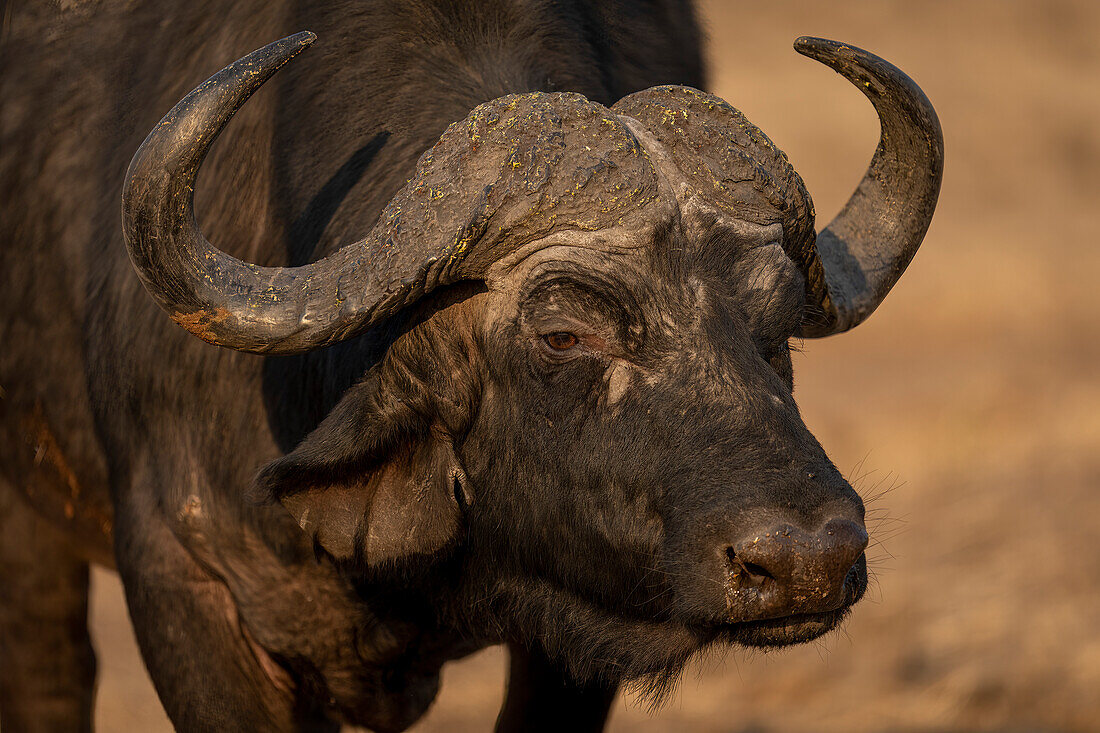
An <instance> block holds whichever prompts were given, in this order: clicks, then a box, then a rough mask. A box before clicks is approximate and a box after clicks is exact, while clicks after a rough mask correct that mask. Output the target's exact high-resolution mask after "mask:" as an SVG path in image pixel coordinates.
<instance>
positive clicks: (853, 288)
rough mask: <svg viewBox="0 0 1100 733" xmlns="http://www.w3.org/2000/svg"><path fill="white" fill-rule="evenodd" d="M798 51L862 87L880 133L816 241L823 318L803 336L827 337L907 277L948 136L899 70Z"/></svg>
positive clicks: (798, 45) (870, 60)
mask: <svg viewBox="0 0 1100 733" xmlns="http://www.w3.org/2000/svg"><path fill="white" fill-rule="evenodd" d="M795 50H797V51H798V52H799V53H801V54H803V55H804V56H809V57H810V58H812V59H815V60H817V61H820V62H821V63H823V64H825V65H826V66H829V67H830V68H832V69H833V70H835V71H836V72H837V73H839V74H840V75H841V76H843V77H844V78H845V79H847V80H848V81H850V82H852V83H853V84H854V85H856V87H858V88H859V90H860V91H861V92H863V93H864V95H866V96H867V98H868V99H870V100H871V103H872V104H873V105H874V106H875V110H876V111H877V112H878V116H879V120H880V122H881V125H882V134H881V137H880V139H879V144H878V149H877V150H875V155H874V157H873V158H872V159H871V165H870V167H869V168H868V169H867V173H866V174H865V175H864V176H863V180H862V181H860V184H859V186H858V188H856V191H855V193H853V194H852V197H851V198H850V199H849V200H848V203H847V204H845V206H844V208H843V209H842V210H841V212H840V213H839V214H838V215H837V216H836V218H835V219H833V220H832V222H830V223H829V225H828V226H827V227H825V229H824V230H822V231H821V232H820V233H819V234H818V235H817V243H816V250H817V256H818V260H819V262H820V265H821V268H822V269H823V270H824V283H822V282H814V280H817V279H819V278H817V277H815V274H818V275H819V274H820V273H814V272H811V273H809V275H810V286H811V291H813V292H812V294H813V295H814V296H816V298H817V300H818V301H819V303H818V305H819V306H820V309H821V312H820V313H817V314H815V316H816V317H810V318H807V319H806V320H804V322H803V325H802V335H803V336H807V337H819V336H828V335H830V334H834V333H840V332H842V331H847V330H848V329H850V328H852V327H854V326H856V325H858V324H859V323H861V322H862V321H863V320H864V319H866V318H867V317H868V316H869V315H871V313H872V312H873V311H874V310H875V308H876V307H878V304H879V303H880V302H882V299H883V298H884V297H886V293H887V292H889V290H890V288H891V287H893V285H894V283H896V282H897V281H898V278H899V277H901V274H902V272H904V271H905V268H906V266H907V265H908V264H909V262H910V260H912V259H913V255H914V254H916V252H917V247H919V246H920V243H921V240H922V239H923V238H924V234H925V232H926V231H927V230H928V225H929V224H930V223H931V221H932V213H933V211H934V210H935V208H936V198H937V197H938V195H939V190H940V180H941V178H942V174H943V133H942V132H941V131H940V123H939V120H938V119H937V118H936V112H935V110H934V109H933V108H932V104H931V103H930V102H929V101H928V98H927V97H926V96H925V95H924V92H922V91H921V90H920V87H918V86H917V85H916V83H915V82H914V81H913V80H912V79H910V78H909V77H908V76H906V75H905V74H904V73H903V72H902V71H901V70H900V69H898V68H896V67H894V66H893V65H891V64H889V63H887V62H886V61H884V60H882V59H880V58H879V57H877V56H875V55H873V54H870V53H868V52H866V51H863V50H862V49H859V48H855V47H853V46H849V45H847V44H843V43H838V42H836V41H828V40H824V39H821V38H805V37H803V38H799V39H798V40H797V41H795Z"/></svg>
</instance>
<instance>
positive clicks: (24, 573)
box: [0, 480, 95, 731]
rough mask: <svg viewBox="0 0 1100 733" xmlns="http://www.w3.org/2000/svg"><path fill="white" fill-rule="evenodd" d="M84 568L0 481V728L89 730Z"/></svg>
mask: <svg viewBox="0 0 1100 733" xmlns="http://www.w3.org/2000/svg"><path fill="white" fill-rule="evenodd" d="M94 688H95V654H94V652H93V651H92V643H91V640H90V638H89V637H88V563H87V562H86V561H85V560H83V559H82V558H80V557H79V556H78V554H77V553H76V551H75V549H74V548H73V546H72V544H71V543H70V541H69V539H68V538H67V537H66V535H65V534H64V533H63V532H62V531H61V530H60V529H58V528H56V527H54V526H53V525H52V524H50V523H49V522H48V521H47V520H45V519H43V518H42V517H40V516H39V515H38V514H37V513H36V512H35V511H34V510H33V509H31V508H30V506H28V505H27V504H26V503H25V502H23V501H22V499H20V498H19V497H17V496H15V493H14V491H13V490H12V488H11V486H10V485H9V484H7V483H5V482H4V481H3V480H0V729H3V730H4V731H90V730H91V728H92V698H93V691H94Z"/></svg>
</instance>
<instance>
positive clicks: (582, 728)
mask: <svg viewBox="0 0 1100 733" xmlns="http://www.w3.org/2000/svg"><path fill="white" fill-rule="evenodd" d="M616 691H617V687H616V686H615V685H608V684H603V683H598V682H590V683H586V684H577V683H576V682H573V681H572V680H570V679H569V677H568V676H567V675H566V674H565V672H564V671H562V670H561V669H559V668H558V667H556V666H555V665H554V664H552V663H551V662H550V660H549V659H547V658H546V654H545V653H544V652H542V651H541V650H540V649H527V648H523V647H519V646H514V645H513V646H510V647H509V664H508V692H507V694H506V695H505V698H504V707H503V708H501V711H500V716H499V717H498V718H497V725H496V733H513V732H514V731H529V732H533V733H538V732H539V731H548V732H549V731H565V730H567V731H570V733H587V732H588V731H602V730H603V728H604V723H606V722H607V716H608V713H609V712H610V710H611V703H612V702H613V701H614V700H615V693H616Z"/></svg>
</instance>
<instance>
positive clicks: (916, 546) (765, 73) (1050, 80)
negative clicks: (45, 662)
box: [93, 0, 1100, 733]
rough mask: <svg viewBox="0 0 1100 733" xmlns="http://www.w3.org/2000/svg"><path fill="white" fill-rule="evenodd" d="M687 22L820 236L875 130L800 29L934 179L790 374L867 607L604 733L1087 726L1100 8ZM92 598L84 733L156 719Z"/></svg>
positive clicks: (884, 4)
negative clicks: (920, 124)
mask: <svg viewBox="0 0 1100 733" xmlns="http://www.w3.org/2000/svg"><path fill="white" fill-rule="evenodd" d="M703 16H704V18H705V21H706V25H707V27H708V31H709V35H710V43H709V52H710V58H711V59H712V62H713V79H712V88H713V89H714V90H715V91H716V92H717V93H718V94H720V95H721V96H723V97H724V98H726V99H727V100H729V101H730V102H731V103H732V104H733V105H734V106H736V107H739V108H740V109H742V110H743V111H744V112H745V113H746V114H747V115H748V117H749V119H751V120H753V121H754V122H755V123H756V124H757V125H759V126H760V127H761V128H763V129H764V130H765V131H766V132H767V133H768V134H769V135H770V136H771V137H772V139H773V140H775V142H776V143H777V144H778V145H779V146H780V147H781V148H783V149H784V150H786V151H787V153H788V154H789V156H790V158H791V160H792V161H793V162H794V164H795V166H796V167H797V168H798V169H799V170H800V171H801V173H802V175H803V176H804V177H805V179H806V182H807V185H808V187H809V189H810V191H811V192H812V194H813V195H814V197H815V200H816V202H817V210H818V212H819V225H821V224H824V223H825V222H826V221H828V219H829V218H831V216H832V215H833V214H834V213H835V212H836V211H837V210H838V209H839V207H840V206H841V205H842V203H843V202H844V200H845V199H846V198H847V196H848V194H849V192H850V191H851V190H852V188H853V187H854V185H855V183H856V182H857V181H858V180H859V178H860V176H861V175H862V173H863V169H864V167H865V165H866V163H867V161H868V160H869V159H870V156H871V153H872V152H873V150H874V147H875V143H876V140H877V134H878V127H877V122H876V119H875V116H874V113H873V112H872V108H871V107H870V105H869V104H868V103H867V102H866V101H865V100H864V99H863V97H862V96H861V95H860V94H859V93H858V92H857V90H856V89H854V88H853V87H851V86H849V85H848V84H847V83H846V82H844V81H843V80H842V79H841V78H840V77H838V76H836V75H835V74H833V73H832V72H831V71H829V70H828V69H826V68H824V67H822V66H819V65H817V64H815V63H813V62H811V61H809V60H807V59H804V58H802V57H800V56H798V55H796V54H795V53H794V52H793V51H792V50H791V42H792V41H793V39H794V38H795V37H796V36H799V35H803V34H807V35H819V36H825V37H828V38H835V39H839V40H843V41H847V42H850V43H853V44H855V45H858V46H862V47H864V48H867V49H869V50H872V51H875V52H877V53H879V54H881V55H883V56H884V57H886V58H888V59H890V60H891V61H893V62H894V63H896V64H897V65H898V66H900V67H901V68H903V69H905V70H906V71H907V72H908V73H909V74H910V75H911V76H913V77H914V78H915V79H916V80H917V81H918V83H920V84H921V86H922V87H923V88H924V89H925V91H926V92H927V93H928V96H929V97H930V98H931V99H932V101H933V102H934V103H935V105H936V107H937V109H938V110H939V114H940V119H941V121H942V123H943V129H944V133H945V136H946V142H947V165H946V169H947V170H946V177H945V179H944V184H943V193H942V196H941V199H940V201H941V203H940V206H939V210H938V213H937V215H936V220H935V221H934V223H933V224H932V228H931V230H930V231H929V233H928V237H927V239H926V240H925V243H924V246H923V248H922V249H921V251H920V253H919V255H918V256H917V258H916V260H915V261H914V262H913V264H912V266H911V267H910V269H909V272H908V273H907V274H906V275H905V277H904V278H903V279H902V281H901V283H900V284H899V285H898V287H897V288H895V290H894V292H893V293H892V294H891V296H890V298H889V299H888V300H887V301H886V303H885V305H884V306H883V307H882V308H881V309H880V311H879V312H878V313H876V314H875V316H874V317H873V318H871V319H870V321H869V322H868V323H866V324H865V325H863V326H861V327H860V328H859V329H857V330H856V331H854V332H852V333H851V334H847V335H844V336H841V337H836V338H832V339H827V340H824V341H807V342H806V343H804V344H803V346H802V350H803V353H802V354H801V355H800V356H798V357H797V358H796V362H795V364H796V379H797V382H798V386H797V390H796V396H797V397H798V399H799V402H800V404H801V405H802V409H803V411H804V414H805V418H806V421H807V423H808V424H809V425H810V427H811V429H813V430H814V431H815V433H816V434H817V436H818V438H819V439H820V440H821V442H822V443H823V444H824V446H825V448H826V449H827V450H828V451H829V453H830V455H831V456H832V457H833V459H834V461H835V462H836V463H837V465H838V466H840V467H841V468H842V469H843V470H845V471H848V472H849V474H850V476H851V477H852V479H853V481H854V482H855V483H856V484H857V487H858V488H859V489H860V491H861V493H862V494H863V495H864V497H865V498H868V499H870V500H871V503H870V512H871V517H872V530H873V537H874V541H873V547H872V549H871V550H870V556H871V558H872V560H871V566H872V570H873V573H874V581H873V587H872V590H871V592H870V593H869V596H868V598H867V600H865V601H863V602H862V603H861V604H860V606H859V607H858V608H857V610H856V612H855V614H854V615H853V617H852V619H851V620H850V621H849V622H848V623H847V625H846V626H845V627H844V629H843V630H842V631H840V632H836V633H834V634H832V635H830V636H829V637H828V638H826V639H824V640H823V641H821V642H819V643H817V644H813V645H810V646H806V647H801V648H796V649H791V650H788V651H782V652H777V653H770V654H766V655H765V654H760V653H746V652H745V651H738V650H734V651H731V652H729V653H728V654H727V655H725V657H724V658H710V659H707V660H703V661H702V662H701V663H699V664H697V665H696V666H695V667H693V668H692V669H691V670H690V671H689V673H688V674H687V675H686V676H685V678H684V681H683V684H682V685H681V687H680V689H679V691H678V692H677V693H676V694H675V695H674V696H673V697H672V698H671V699H670V700H669V701H668V703H667V704H666V705H665V706H664V707H662V708H661V709H659V710H657V711H651V710H649V709H647V707H646V706H645V705H644V703H639V702H638V701H637V700H635V699H633V698H632V697H631V696H630V695H629V694H628V695H626V696H624V697H623V698H622V699H621V700H620V701H619V702H618V703H617V704H616V706H615V710H614V713H613V717H612V721H611V730H613V731H685V730H686V731H715V732H718V731H723V732H729V733H749V731H753V732H754V733H765V732H771V731H825V732H829V731H869V732H885V731H899V732H901V731H913V732H918V731H919V732H922V733H931V732H940V731H943V732H946V731H977V730H982V731H985V730H990V731H1021V732H1022V731H1089V730H1100V378H1098V372H1100V368H1098V364H1100V322H1098V313H1097V311H1098V306H1100V298H1098V296H1097V291H1098V290H1100V284H1098V283H1100V281H1098V279H1097V278H1098V275H1100V246H1098V242H1097V239H1098V234H1100V3H1098V2H1095V0H1080V1H1078V2H1069V1H1066V2H1009V1H999V0H979V1H974V2H951V1H949V0H935V1H923V2H916V1H914V0H910V1H907V2H906V1H902V0H891V1H886V0H874V1H872V0H846V1H845V2H833V1H832V0H830V1H828V2H826V1H823V0H822V1H819V2H811V1H810V0H804V1H802V2H798V1H796V0H784V1H782V2H779V1H773V2H768V3H761V2H752V3H750V2H734V1H733V0H711V1H710V2H706V3H704V5H703ZM94 582H95V599H94V610H93V625H94V632H95V639H96V643H97V646H98V649H99V656H100V660H101V667H102V677H101V682H100V687H99V707H98V710H97V722H98V725H99V728H100V730H102V731H119V730H125V731H149V732H150V733H152V732H154V731H163V730H169V726H168V723H167V721H166V720H165V718H164V715H163V713H162V712H161V710H160V706H159V704H158V703H157V700H156V697H155V695H154V693H153V690H152V686H151V685H150V683H149V681H148V678H147V676H146V674H145V672H144V670H143V668H142V666H141V661H140V659H139V658H138V656H137V653H136V650H135V646H134V643H133V639H132V637H131V634H130V631H129V627H128V621H127V618H126V611H125V608H124V606H123V603H122V600H121V594H120V588H119V584H118V581H117V579H116V578H115V577H114V576H113V575H112V574H108V573H103V572H100V573H98V574H97V575H96V576H95V579H94ZM503 664H504V659H503V655H502V654H501V653H500V652H499V651H498V650H489V651H486V652H484V653H482V654H479V655H476V656H475V657H473V658H471V659H469V660H465V661H463V662H460V663H456V664H453V665H451V666H449V667H448V668H447V669H446V671H445V675H444V683H443V692H442V694H441V695H440V697H439V700H438V702H437V703H436V704H435V706H434V707H433V708H432V710H431V712H430V713H429V714H428V715H427V717H426V718H424V720H423V721H422V722H421V723H420V724H419V725H418V726H417V727H416V728H415V730H417V731H420V732H421V733H428V731H485V730H488V729H489V728H490V727H491V725H492V721H493V719H494V716H495V715H496V710H497V706H498V705H499V701H500V697H501V691H502V687H503Z"/></svg>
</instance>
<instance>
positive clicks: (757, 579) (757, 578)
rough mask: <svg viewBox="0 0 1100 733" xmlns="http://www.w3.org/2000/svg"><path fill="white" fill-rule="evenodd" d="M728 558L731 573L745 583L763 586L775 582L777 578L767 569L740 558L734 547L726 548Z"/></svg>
mask: <svg viewBox="0 0 1100 733" xmlns="http://www.w3.org/2000/svg"><path fill="white" fill-rule="evenodd" d="M726 558H727V559H728V560H729V563H730V571H731V572H732V573H733V575H734V577H735V578H737V579H739V580H741V581H743V582H746V583H748V584H751V585H761V584H763V583H764V582H765V581H768V580H775V576H774V575H772V574H771V573H770V572H769V571H768V569H767V568H766V567H764V566H763V565H757V564H756V563H754V562H749V561H748V560H745V559H744V558H743V557H740V556H738V554H737V551H736V550H734V549H733V548H732V547H727V548H726Z"/></svg>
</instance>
